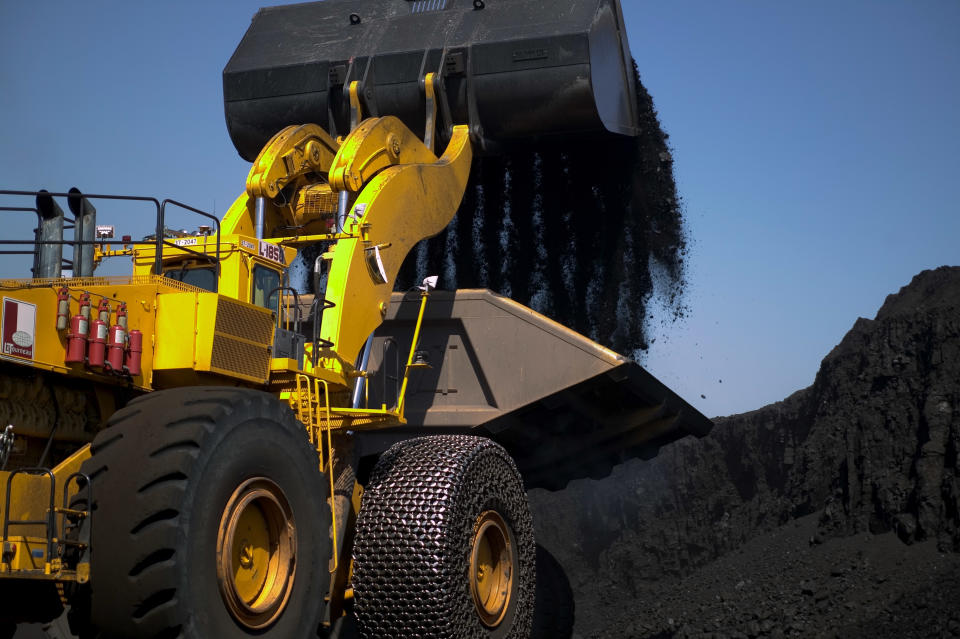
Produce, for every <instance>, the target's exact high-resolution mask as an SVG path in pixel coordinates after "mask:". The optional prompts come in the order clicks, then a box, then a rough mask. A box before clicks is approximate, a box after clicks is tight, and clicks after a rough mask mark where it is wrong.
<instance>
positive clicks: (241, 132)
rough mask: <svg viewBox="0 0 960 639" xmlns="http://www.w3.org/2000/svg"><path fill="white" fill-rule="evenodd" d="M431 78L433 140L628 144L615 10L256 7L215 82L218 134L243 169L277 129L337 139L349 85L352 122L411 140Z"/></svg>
mask: <svg viewBox="0 0 960 639" xmlns="http://www.w3.org/2000/svg"><path fill="white" fill-rule="evenodd" d="M429 72H434V73H436V74H437V76H438V77H439V78H441V87H442V88H441V91H440V95H439V96H438V102H439V114H438V125H439V126H438V129H439V135H440V137H441V138H442V137H444V136H445V134H448V133H449V130H450V128H451V127H452V126H453V125H454V124H469V125H470V128H471V133H472V137H473V140H474V143H475V144H476V145H477V146H478V147H479V148H480V149H482V150H486V151H495V150H496V149H497V148H498V147H500V146H503V145H510V144H513V143H517V142H525V141H528V140H531V139H533V140H537V139H549V138H555V137H558V136H571V135H597V134H605V133H614V134H619V135H628V136H632V135H636V131H637V114H636V105H635V96H634V90H635V84H634V83H635V80H634V71H633V68H632V59H631V56H630V50H629V46H628V44H627V37H626V32H625V30H624V25H623V16H622V13H621V10H620V3H619V0H482V1H481V0H326V1H324V2H312V3H306V4H296V5H287V6H280V7H271V8H266V9H261V10H260V11H259V12H258V13H257V14H256V15H255V16H254V18H253V21H252V23H251V25H250V28H249V29H248V30H247V33H246V35H245V36H244V37H243V40H242V41H241V42H240V44H239V46H238V47H237V50H236V51H235V52H234V54H233V57H231V58H230V61H229V62H228V63H227V66H226V68H225V69H224V71H223V94H224V110H225V114H226V120H227V129H228V130H229V132H230V137H231V138H232V140H233V143H234V145H235V146H236V148H237V151H238V152H239V153H240V155H241V156H243V157H244V158H245V159H247V160H251V161H252V160H253V159H254V158H255V157H256V155H257V153H259V152H260V149H261V148H262V147H263V145H264V144H265V143H266V142H267V141H268V140H269V139H270V137H271V136H273V134H275V133H276V132H277V131H279V130H280V129H282V128H284V127H285V126H288V125H290V124H300V123H304V122H313V123H316V124H319V125H321V126H323V127H325V128H327V130H328V131H329V132H330V133H331V134H334V135H343V134H345V133H347V132H348V129H349V122H350V105H349V100H348V98H347V96H348V91H347V87H349V85H350V83H351V82H352V81H354V80H356V81H358V82H359V83H360V84H359V88H360V96H361V101H362V107H363V110H364V114H365V115H375V116H380V115H395V116H397V117H399V118H400V119H401V120H403V121H404V123H405V124H406V125H407V126H408V127H410V128H411V129H412V130H413V131H415V132H417V133H419V134H422V133H423V131H424V128H425V121H426V117H425V112H426V101H425V97H424V89H423V86H422V78H423V77H425V75H426V73H429Z"/></svg>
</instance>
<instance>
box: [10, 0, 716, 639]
mask: <svg viewBox="0 0 960 639" xmlns="http://www.w3.org/2000/svg"><path fill="white" fill-rule="evenodd" d="M548 5H550V3H545V2H542V1H537V0H522V1H521V0H509V1H508V0H502V2H501V1H500V0H484V1H479V0H443V1H432V0H431V1H430V2H424V1H421V0H417V1H413V0H390V1H389V2H380V3H375V2H359V1H347V0H327V1H326V2H316V3H307V4H301V5H290V6H286V7H276V8H271V9H264V10H261V11H260V12H259V13H258V14H257V15H256V16H255V18H254V20H253V22H252V24H251V26H250V28H249V30H248V32H247V34H246V35H245V37H244V39H243V41H242V42H241V43H240V45H239V47H238V48H237V51H236V52H235V53H234V56H233V57H232V58H231V61H230V63H229V64H228V65H227V67H226V69H225V71H224V99H225V111H226V117H227V124H228V129H229V131H230V135H231V137H232V139H233V140H234V143H235V145H236V147H237V150H238V151H239V152H240V154H241V155H242V156H244V157H246V158H247V159H249V160H251V161H252V162H253V166H252V168H251V170H250V173H249V175H248V177H247V181H246V188H245V190H244V192H243V193H242V194H241V196H240V197H239V198H238V199H237V200H236V202H234V204H233V205H232V206H231V207H230V209H229V210H228V211H227V212H226V214H225V215H224V216H223V218H222V219H217V218H215V217H213V216H211V215H209V214H207V213H205V212H203V211H200V210H198V209H194V208H192V207H188V206H185V205H182V204H180V203H178V202H175V201H172V200H164V201H160V200H157V199H153V198H143V197H137V198H125V197H121V196H106V195H96V194H84V193H81V192H80V191H77V190H75V189H74V190H72V191H70V192H66V193H48V192H39V193H34V192H29V193H28V192H24V191H9V190H7V191H0V197H2V198H4V199H3V203H4V204H11V206H5V207H0V208H5V209H17V210H32V211H34V212H35V213H36V215H37V221H38V227H37V230H36V234H35V237H34V238H33V239H32V240H24V241H21V242H19V245H24V244H26V245H29V246H31V247H32V248H33V251H34V265H33V277H31V278H27V279H7V280H0V297H2V299H0V305H2V308H0V312H2V315H0V328H2V335H0V338H2V339H0V426H3V427H6V430H4V431H3V432H2V434H0V463H2V471H0V495H2V498H0V517H2V519H0V535H2V537H0V544H2V555H0V624H6V625H5V626H0V635H2V634H3V632H7V633H8V634H9V635H10V636H12V633H13V632H15V629H16V627H17V624H24V623H44V624H47V626H46V628H47V630H46V632H47V633H48V636H52V637H63V636H79V637H103V638H107V637H115V638H127V639H132V638H141V637H142V638H147V637H150V638H171V639H172V638H174V637H184V638H191V639H213V638H218V639H219V638H221V637H276V638H283V639H289V638H293V637H315V636H343V637H346V636H353V634H355V635H357V636H363V637H413V636H417V637H488V638H508V637H509V638H520V637H527V636H530V634H531V631H532V624H533V617H534V608H535V606H536V601H535V572H536V571H535V540H534V534H533V523H532V521H531V517H530V513H529V511H528V509H527V504H526V495H525V489H526V488H530V487H535V486H543V487H548V488H559V487H562V486H563V485H565V484H566V483H567V482H568V481H570V480H571V479H574V478H577V477H586V476H603V475H605V474H607V473H609V471H610V469H611V468H612V466H613V465H614V464H615V463H618V462H620V461H623V460H624V459H627V458H629V457H636V456H641V457H643V456H651V455H653V454H655V453H656V451H657V449H658V448H659V447H660V446H661V445H663V444H666V443H668V442H670V441H672V440H674V439H676V438H678V437H682V436H684V435H686V434H695V435H700V436H702V435H704V434H705V433H706V432H707V431H708V430H709V428H710V423H709V421H708V420H706V419H705V418H704V417H703V416H702V415H700V414H699V413H698V412H697V411H695V410H694V409H693V408H691V407H690V406H689V405H687V404H686V403H685V402H683V400H681V399H680V398H678V397H677V396H676V395H675V394H674V393H672V392H671V391H670V390H669V389H667V388H666V387H664V386H663V385H662V384H660V383H659V382H658V381H657V380H655V379H654V378H653V377H652V376H650V375H649V374H648V373H646V371H644V370H643V369H642V368H640V367H639V366H637V365H636V363H634V362H632V361H631V360H629V359H627V358H624V357H622V356H620V355H618V354H617V353H614V352H612V351H610V350H608V349H606V348H603V347H602V346H600V345H598V344H596V343H594V342H592V341H591V340H589V339H587V338H585V337H583V336H582V335H579V334H577V333H575V332H574V331H571V330H569V329H567V328H565V327H563V326H561V325H559V324H557V323H555V322H553V321H551V320H549V319H548V318H546V317H544V316H542V315H540V314H538V313H536V312H534V311H532V310H530V309H528V308H526V307H524V306H522V305H520V304H517V303H516V302H513V301H511V300H509V299H507V298H504V297H501V296H499V295H496V294H494V293H491V292H489V291H483V290H468V291H457V292H442V291H435V290H434V287H435V285H436V281H435V279H434V280H431V279H430V278H427V279H426V280H424V282H423V285H422V286H421V287H420V288H419V290H417V291H414V292H413V294H409V293H408V294H400V293H394V292H393V288H394V283H395V280H396V278H397V274H398V271H399V270H400V268H401V265H402V263H403V262H404V260H405V258H406V257H407V255H408V254H409V253H410V251H411V249H412V248H413V247H414V246H415V245H416V244H417V243H418V242H420V241H421V240H423V239H425V238H428V237H431V236H434V235H436V234H437V233H439V232H441V231H442V230H443V229H444V228H445V227H446V226H447V225H448V224H449V222H450V220H451V219H452V218H453V216H454V214H455V213H456V211H457V208H458V206H459V204H460V201H461V198H462V196H463V192H464V189H465V187H466V184H467V181H468V178H469V176H470V166H471V160H472V158H473V156H474V155H475V154H476V153H497V152H498V150H500V149H503V148H509V147H510V146H515V145H518V144H524V143H525V140H529V139H536V140H543V139H547V138H553V139H556V138H558V137H559V138H561V139H562V138H563V136H596V139H597V140H598V144H601V145H602V142H603V140H604V139H606V138H607V137H609V136H629V135H633V134H635V133H636V120H635V118H636V116H635V113H634V106H632V105H633V101H632V95H633V85H632V83H633V81H634V80H633V71H632V66H631V59H630V54H629V49H628V47H627V43H626V37H625V34H624V32H623V20H622V15H621V13H620V7H619V4H618V2H616V0H576V1H570V2H566V3H563V6H564V8H563V9H562V10H555V9H550V6H548ZM551 6H552V5H551ZM438 149H442V150H441V151H438ZM106 200H110V201H112V203H114V204H116V202H114V201H116V200H119V201H121V202H124V201H126V202H129V203H131V204H134V203H136V204H138V205H144V204H145V205H147V206H151V207H153V208H154V209H155V212H156V232H155V234H154V235H153V236H151V237H148V238H145V239H144V240H142V241H134V240H132V239H131V238H129V237H125V238H123V240H122V241H120V242H119V243H118V242H114V241H113V240H112V239H110V238H109V237H108V233H107V231H106V230H102V229H101V227H99V226H97V225H96V204H97V203H99V202H102V201H106ZM58 201H59V202H63V201H66V203H67V205H68V209H69V211H70V215H69V216H68V215H67V214H65V213H64V211H63V210H62V208H61V206H60V205H59V204H58ZM12 204H19V205H20V206H13V205H12ZM174 207H176V208H180V209H185V210H186V211H187V212H188V213H190V214H195V215H197V216H198V217H199V220H200V221H201V222H202V223H203V224H202V225H201V226H200V227H199V228H198V230H197V231H196V232H178V233H171V232H170V231H169V229H167V227H166V225H165V220H166V217H167V215H168V211H169V210H170V209H172V208H174ZM65 223H67V225H69V224H71V223H72V224H73V226H74V230H75V237H74V239H72V240H64V239H63V229H64V225H65ZM94 231H95V233H94ZM17 242H18V241H7V242H5V243H6V244H17ZM65 246H67V247H72V248H73V251H74V253H73V259H72V260H70V261H69V267H70V272H69V273H65V272H64V271H63V268H62V266H63V264H64V256H63V250H64V247H65ZM307 246H312V247H322V252H321V254H320V256H319V258H317V260H316V263H315V264H313V265H310V266H311V267H312V269H313V276H314V278H313V279H314V282H315V286H314V290H313V293H312V294H309V295H304V294H301V293H300V292H298V291H297V290H295V288H294V287H293V286H291V282H290V279H289V273H288V270H289V267H290V265H291V263H292V262H294V260H295V259H296V257H297V255H298V249H302V248H304V247H307ZM120 257H126V258H129V259H131V261H132V263H133V272H132V274H131V275H130V276H124V277H117V276H97V275H95V274H94V271H95V269H96V268H97V266H98V265H99V264H101V262H103V261H104V260H107V259H115V258H120ZM8 425H9V426H8ZM351 633H353V634H351Z"/></svg>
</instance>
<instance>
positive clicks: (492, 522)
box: [469, 510, 515, 628]
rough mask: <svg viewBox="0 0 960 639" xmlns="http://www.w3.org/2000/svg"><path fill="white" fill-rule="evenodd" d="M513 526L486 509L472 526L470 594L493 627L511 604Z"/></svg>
mask: <svg viewBox="0 0 960 639" xmlns="http://www.w3.org/2000/svg"><path fill="white" fill-rule="evenodd" d="M510 538H511V535H510V528H509V527H508V526H507V522H505V521H504V520H503V517H501V516H500V515H499V514H497V513H496V512H494V511H492V510H487V511H485V512H483V513H481V515H480V516H479V517H478V518H477V522H476V524H474V526H473V541H472V544H471V552H470V568H469V569H470V576H469V578H470V594H471V596H472V597H473V605H474V607H475V608H476V610H477V614H478V615H479V617H480V621H482V622H483V624H484V625H485V626H487V627H489V628H494V627H496V626H497V625H499V624H500V622H501V621H503V618H504V616H505V615H506V614H507V609H508V608H509V607H510V598H511V596H512V595H513V582H514V574H515V570H514V565H513V564H514V549H513V547H512V545H511V542H510Z"/></svg>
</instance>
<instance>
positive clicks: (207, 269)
mask: <svg viewBox="0 0 960 639" xmlns="http://www.w3.org/2000/svg"><path fill="white" fill-rule="evenodd" d="M163 276H164V277H167V278H170V279H172V280H176V281H178V282H183V283H184V284H190V285H191V286H196V287H197V288H202V289H204V290H206V291H210V292H211V293H216V292H217V269H216V266H215V265H213V264H210V263H209V262H202V263H198V261H197V260H183V261H181V262H171V263H167V264H164V265H163Z"/></svg>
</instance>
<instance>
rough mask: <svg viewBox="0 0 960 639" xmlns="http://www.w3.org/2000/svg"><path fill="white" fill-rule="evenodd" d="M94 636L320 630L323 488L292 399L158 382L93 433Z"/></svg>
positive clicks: (325, 576)
mask: <svg viewBox="0 0 960 639" xmlns="http://www.w3.org/2000/svg"><path fill="white" fill-rule="evenodd" d="M92 453H93V455H92V457H91V458H90V459H89V460H88V461H86V462H85V463H84V465H83V472H85V473H87V475H88V476H89V477H90V479H91V485H92V489H93V514H92V516H91V522H92V524H91V542H90V545H91V556H90V559H91V580H90V591H89V595H90V620H91V622H92V625H93V626H94V627H95V628H96V635H95V636H97V637H102V638H104V639H108V638H119V637H123V638H124V639H135V638H141V637H143V638H146V637H153V638H170V639H172V638H174V637H180V638H183V639H212V638H214V637H217V638H220V637H225V638H226V637H248V636H256V637H264V638H283V639H297V638H300V637H315V636H316V632H317V628H318V626H319V623H320V621H321V618H322V615H323V612H324V610H323V607H324V604H323V601H324V595H326V593H327V587H328V583H329V572H328V570H327V561H328V559H329V557H330V542H329V527H330V514H329V506H328V504H327V493H328V492H329V490H328V489H327V488H326V487H327V482H325V481H323V480H322V475H321V473H320V471H319V470H318V463H317V455H316V452H315V451H314V450H313V448H312V447H311V446H310V444H309V442H308V441H307V438H306V435H305V433H304V429H303V426H302V425H301V424H300V422H299V421H297V420H296V419H295V418H294V416H293V414H292V413H291V411H290V409H289V408H288V407H287V406H285V405H284V404H282V403H281V402H280V401H278V400H277V399H276V398H275V397H273V396H272V395H269V394H267V393H263V392H259V391H253V390H246V389H236V388H219V387H204V388H182V389H175V390H167V391H157V392H154V393H150V394H148V395H144V396H143V397H140V398H137V399H135V400H133V401H132V402H130V403H129V404H128V405H127V406H126V407H125V408H123V409H122V410H120V411H117V413H115V414H114V416H113V417H112V418H111V419H110V421H109V423H108V428H106V429H104V430H103V431H102V432H101V433H100V434H99V435H98V436H97V437H96V439H95V440H94V442H93V445H92Z"/></svg>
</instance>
